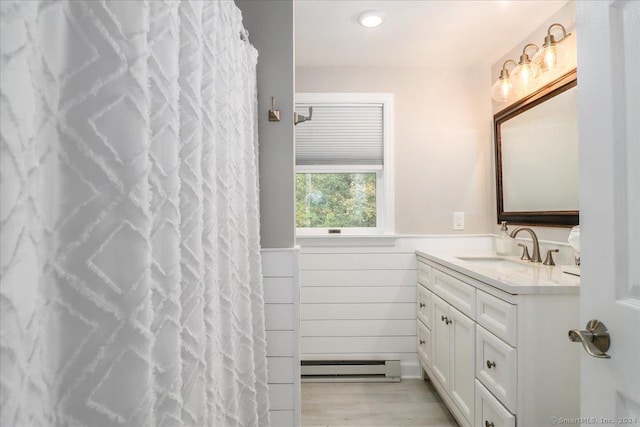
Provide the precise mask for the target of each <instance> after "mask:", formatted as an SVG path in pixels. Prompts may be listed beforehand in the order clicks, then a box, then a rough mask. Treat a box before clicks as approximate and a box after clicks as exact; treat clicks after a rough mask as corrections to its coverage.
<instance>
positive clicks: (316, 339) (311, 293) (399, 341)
mask: <svg viewBox="0 0 640 427" xmlns="http://www.w3.org/2000/svg"><path fill="white" fill-rule="evenodd" d="M298 242H299V243H300V244H301V246H302V250H301V273H300V274H301V275H300V286H301V288H300V299H301V306H300V324H301V326H300V353H301V355H300V356H301V359H302V360H319V359H333V360H335V359H342V360H353V359H365V360H367V359H392V358H393V359H400V361H401V362H400V363H401V369H402V376H403V377H417V376H419V375H420V369H419V365H418V356H417V353H416V281H417V270H416V268H417V267H416V256H415V250H416V248H420V249H423V250H445V251H447V250H453V251H455V250H462V249H464V250H470V249H490V248H491V242H492V239H491V236H486V235H483V236H469V235H467V236H415V237H409V236H406V237H396V238H391V239H389V238H388V237H384V238H382V239H355V238H354V239H351V238H348V237H347V238H345V237H340V238H338V239H330V238H299V239H298ZM336 242H337V243H336ZM354 243H355V245H354ZM378 244H383V245H387V246H378ZM339 245H340V246H339Z"/></svg>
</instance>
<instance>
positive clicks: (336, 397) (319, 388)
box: [302, 379, 458, 427]
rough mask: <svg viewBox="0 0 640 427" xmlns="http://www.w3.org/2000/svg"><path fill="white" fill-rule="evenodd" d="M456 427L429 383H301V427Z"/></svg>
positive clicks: (414, 381)
mask: <svg viewBox="0 0 640 427" xmlns="http://www.w3.org/2000/svg"><path fill="white" fill-rule="evenodd" d="M457 425H458V424H457V423H456V421H455V420H454V418H453V417H452V416H451V414H450V413H449V410H448V409H447V407H446V406H445V404H444V403H443V402H442V399H440V396H438V394H437V392H436V391H435V389H434V388H433V385H432V384H431V382H430V381H428V380H427V381H422V380H420V379H404V380H402V382H399V383H302V426H303V427H320V426H322V427H328V426H331V427H337V426H339V427H349V426H370V427H374V426H376V427H382V426H385V427H404V426H430V427H434V426H457Z"/></svg>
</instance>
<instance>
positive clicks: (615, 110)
mask: <svg viewBox="0 0 640 427" xmlns="http://www.w3.org/2000/svg"><path fill="white" fill-rule="evenodd" d="M576 12H577V24H576V28H577V31H576V32H577V36H578V103H579V110H578V118H579V134H580V223H581V226H580V228H581V230H580V231H581V240H582V241H581V258H582V266H581V270H582V284H581V290H580V317H581V320H580V321H581V323H582V324H581V325H576V328H578V329H584V328H585V324H586V322H587V321H588V320H590V319H597V320H600V321H601V322H603V323H604V324H605V326H606V327H607V328H608V330H609V334H610V337H611V347H610V349H609V350H608V351H607V353H608V354H609V355H610V356H611V358H610V359H597V358H595V357H591V356H589V355H587V353H586V352H585V353H583V354H582V358H581V360H580V370H581V409H580V415H581V417H585V418H584V419H583V420H582V424H583V425H588V424H596V423H597V424H599V425H605V424H611V423H614V424H615V425H629V424H631V425H638V424H640V244H639V242H640V86H639V85H640V23H639V20H640V1H637V0H628V1H623V0H614V1H577V2H576ZM575 345H580V344H578V343H576V344H575ZM624 418H627V419H628V420H625V419H624ZM634 418H635V420H634Z"/></svg>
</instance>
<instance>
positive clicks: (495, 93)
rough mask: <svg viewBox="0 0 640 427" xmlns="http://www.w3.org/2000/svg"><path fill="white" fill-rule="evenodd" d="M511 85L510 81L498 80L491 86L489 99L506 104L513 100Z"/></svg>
mask: <svg viewBox="0 0 640 427" xmlns="http://www.w3.org/2000/svg"><path fill="white" fill-rule="evenodd" d="M513 94H514V91H513V85H512V84H511V79H509V78H505V79H498V80H496V82H495V83H494V84H493V86H491V97H492V98H493V99H494V100H495V101H496V102H507V101H510V100H511V99H512V98H513Z"/></svg>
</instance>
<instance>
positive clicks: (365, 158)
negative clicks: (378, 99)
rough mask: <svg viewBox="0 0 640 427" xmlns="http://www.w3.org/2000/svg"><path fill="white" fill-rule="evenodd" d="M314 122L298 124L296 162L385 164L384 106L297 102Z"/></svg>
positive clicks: (302, 163)
mask: <svg viewBox="0 0 640 427" xmlns="http://www.w3.org/2000/svg"><path fill="white" fill-rule="evenodd" d="M310 106H313V117H312V119H311V121H307V122H303V123H300V124H298V125H297V126H296V127H295V131H296V134H295V135H296V165H381V164H382V163H383V158H384V143H383V141H384V135H383V110H382V109H383V105H382V104H381V103H377V104H373V103H371V104H337V105H336V104H333V105H328V104H326V105H323V104H302V103H297V104H296V112H297V113H299V114H303V115H307V114H308V112H309V107H310Z"/></svg>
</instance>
